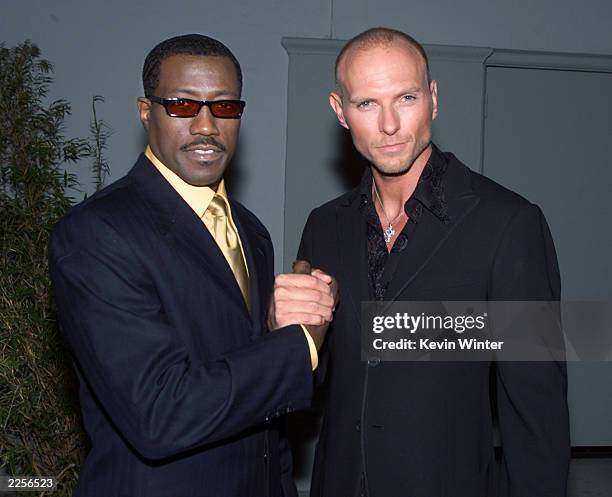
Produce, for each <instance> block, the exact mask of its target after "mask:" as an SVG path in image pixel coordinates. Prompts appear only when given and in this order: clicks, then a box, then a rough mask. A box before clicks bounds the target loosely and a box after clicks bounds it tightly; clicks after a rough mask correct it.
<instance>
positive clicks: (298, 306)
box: [268, 261, 338, 349]
mask: <svg viewBox="0 0 612 497" xmlns="http://www.w3.org/2000/svg"><path fill="white" fill-rule="evenodd" d="M299 263H300V264H304V263H303V261H299ZM305 264H307V263H305ZM294 271H301V273H299V274H296V273H295V272H294V273H285V274H279V275H278V276H277V277H276V279H275V281H274V290H273V294H272V299H271V301H270V308H269V312H268V327H269V329H270V330H275V329H278V328H282V327H283V326H288V325H291V324H301V325H304V326H305V328H306V330H307V331H308V333H309V334H310V336H311V337H312V339H313V341H314V343H315V345H316V347H317V349H320V348H321V346H322V345H323V341H324V340H325V334H326V332H327V328H328V326H329V323H330V322H331V321H332V319H333V311H334V309H335V307H336V303H337V300H338V290H337V283H336V280H335V279H334V278H332V277H331V276H330V275H328V274H327V273H324V272H323V271H321V270H319V269H315V270H313V271H310V266H309V265H308V266H307V267H306V266H303V265H302V266H301V267H300V266H299V265H294ZM307 271H308V272H307Z"/></svg>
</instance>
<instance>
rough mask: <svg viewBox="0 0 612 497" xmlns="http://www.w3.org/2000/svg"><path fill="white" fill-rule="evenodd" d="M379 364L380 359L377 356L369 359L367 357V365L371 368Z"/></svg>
mask: <svg viewBox="0 0 612 497" xmlns="http://www.w3.org/2000/svg"><path fill="white" fill-rule="evenodd" d="M379 364H380V359H379V358H378V357H372V358H371V359H368V366H370V367H371V368H375V367H376V366H378V365H379Z"/></svg>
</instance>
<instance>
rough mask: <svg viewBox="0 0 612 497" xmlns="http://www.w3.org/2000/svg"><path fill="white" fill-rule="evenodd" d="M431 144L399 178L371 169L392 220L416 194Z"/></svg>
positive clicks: (429, 153) (429, 154)
mask: <svg viewBox="0 0 612 497" xmlns="http://www.w3.org/2000/svg"><path fill="white" fill-rule="evenodd" d="M431 151H432V148H431V144H430V145H429V146H428V147H427V148H426V149H425V150H423V152H422V153H421V154H420V155H419V156H418V157H417V158H416V159H415V161H414V162H413V163H412V166H411V167H410V169H409V170H408V171H406V172H405V173H404V174H401V175H399V176H389V175H385V174H381V173H380V172H379V171H377V170H376V169H375V168H373V167H372V168H371V170H372V177H373V178H374V182H375V183H376V189H377V190H378V194H379V195H380V199H381V200H382V202H383V204H384V205H385V211H386V213H387V215H388V216H389V217H390V218H392V216H393V217H395V216H397V215H398V214H399V213H400V212H401V210H402V209H403V208H404V204H405V203H406V202H407V201H408V199H409V198H410V197H411V196H412V194H413V193H414V190H415V189H416V186H417V183H418V182H419V178H420V177H421V174H422V173H423V170H424V169H425V166H426V165H427V161H428V160H429V157H430V156H431Z"/></svg>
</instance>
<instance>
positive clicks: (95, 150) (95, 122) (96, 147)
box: [89, 95, 112, 190]
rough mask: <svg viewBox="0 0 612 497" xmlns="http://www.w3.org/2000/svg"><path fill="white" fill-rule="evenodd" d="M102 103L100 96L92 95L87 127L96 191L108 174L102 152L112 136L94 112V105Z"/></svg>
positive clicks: (102, 184)
mask: <svg viewBox="0 0 612 497" xmlns="http://www.w3.org/2000/svg"><path fill="white" fill-rule="evenodd" d="M98 102H102V103H104V97H102V96H101V95H94V97H93V99H92V102H91V110H92V114H93V117H92V119H91V124H90V125H89V133H90V135H91V142H92V143H91V144H90V147H89V155H90V156H91V157H92V159H93V161H92V164H91V170H92V172H93V180H94V186H95V187H96V190H100V189H101V188H102V187H103V186H104V180H105V179H106V176H108V174H109V173H110V168H109V165H108V160H107V159H106V158H105V157H104V152H105V151H106V150H107V148H108V145H107V143H108V138H109V137H110V135H111V134H112V131H111V129H110V127H109V126H108V124H106V121H104V120H103V119H98V113H97V112H96V103H98Z"/></svg>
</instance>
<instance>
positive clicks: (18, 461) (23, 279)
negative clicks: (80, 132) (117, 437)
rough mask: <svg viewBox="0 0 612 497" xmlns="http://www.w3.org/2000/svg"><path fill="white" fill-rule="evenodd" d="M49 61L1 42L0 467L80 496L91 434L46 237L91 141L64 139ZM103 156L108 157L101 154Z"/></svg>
mask: <svg viewBox="0 0 612 497" xmlns="http://www.w3.org/2000/svg"><path fill="white" fill-rule="evenodd" d="M51 73H52V66H51V64H50V63H49V62H48V61H46V60H44V59H42V58H41V57H40V51H39V49H38V48H37V47H36V46H35V45H33V44H32V43H31V42H29V41H26V42H25V43H22V44H20V45H18V46H16V47H13V48H4V46H3V45H0V237H1V238H0V243H1V245H0V468H3V469H4V471H5V472H7V473H8V474H10V475H15V476H16V475H41V476H55V477H58V476H59V477H60V479H61V482H60V487H59V490H58V491H57V492H55V493H54V494H53V495H54V496H55V497H64V496H69V495H72V488H73V486H74V483H75V481H76V476H77V472H78V467H79V464H80V461H81V458H82V456H83V452H84V447H85V437H84V435H83V432H82V428H81V423H80V418H79V414H78V405H77V394H76V391H75V379H74V376H73V373H72V369H71V367H70V364H69V357H68V354H67V353H66V351H65V348H64V346H63V343H62V341H61V338H60V336H59V333H58V332H57V329H56V324H55V316H54V311H53V306H52V299H51V295H50V285H49V280H48V275H47V254H46V250H47V240H48V237H49V233H50V231H51V228H52V227H53V225H54V224H55V223H56V222H57V220H58V219H59V218H60V217H61V216H62V215H63V214H64V213H65V212H66V210H67V209H68V208H69V207H70V205H71V198H70V197H68V196H67V194H66V191H67V189H68V190H69V189H70V188H74V187H75V186H76V180H75V177H74V175H73V174H70V173H67V172H65V170H64V167H65V166H66V165H67V163H74V162H76V161H78V160H79V159H82V158H85V157H90V156H91V150H92V149H91V145H90V144H89V143H88V142H87V141H86V140H83V139H71V138H67V137H65V135H64V127H63V126H64V120H65V119H66V117H67V116H69V114H70V105H69V104H68V102H66V101H64V100H56V101H53V102H51V103H47V98H46V97H47V94H48V89H49V85H50V84H51V83H52V82H53V78H52V76H51ZM100 157H101V155H100Z"/></svg>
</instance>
